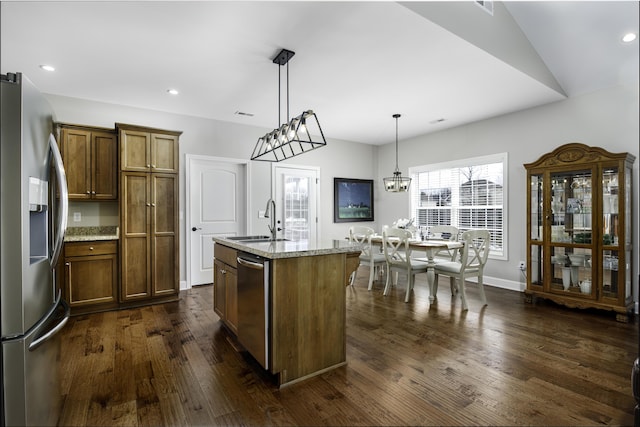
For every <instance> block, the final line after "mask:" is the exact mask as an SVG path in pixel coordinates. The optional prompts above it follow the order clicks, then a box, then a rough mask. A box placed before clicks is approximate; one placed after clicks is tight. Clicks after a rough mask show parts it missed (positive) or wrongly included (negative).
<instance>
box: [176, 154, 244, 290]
mask: <svg viewBox="0 0 640 427" xmlns="http://www.w3.org/2000/svg"><path fill="white" fill-rule="evenodd" d="M195 160H206V161H212V162H218V163H228V164H234V165H243V166H244V167H245V180H244V181H245V184H244V185H245V189H244V194H245V201H244V202H245V206H246V207H247V209H246V212H245V224H246V227H247V229H249V228H250V226H251V225H250V224H249V217H250V215H249V213H250V212H252V209H253V208H252V206H251V194H250V188H251V186H250V185H249V184H250V182H251V162H250V161H249V160H247V159H236V158H232V157H217V156H207V155H203V154H188V153H185V155H184V164H185V205H186V206H185V219H184V234H185V236H186V239H185V253H186V257H185V270H186V278H187V281H186V286H185V288H184V289H191V234H192V233H191V178H190V176H191V168H192V162H193V161H195ZM181 290H182V289H181Z"/></svg>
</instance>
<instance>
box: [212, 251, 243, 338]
mask: <svg viewBox="0 0 640 427" xmlns="http://www.w3.org/2000/svg"><path fill="white" fill-rule="evenodd" d="M214 251H215V259H214V262H213V264H214V273H213V274H214V275H213V286H214V293H213V309H214V311H215V312H216V314H217V315H218V316H220V319H221V320H222V321H223V322H224V323H225V324H226V325H227V326H228V327H229V328H230V329H231V330H232V331H233V333H234V334H236V335H237V334H238V269H237V261H236V258H237V252H236V251H235V250H234V249H231V248H229V247H227V246H223V245H218V244H216V245H215V249H214Z"/></svg>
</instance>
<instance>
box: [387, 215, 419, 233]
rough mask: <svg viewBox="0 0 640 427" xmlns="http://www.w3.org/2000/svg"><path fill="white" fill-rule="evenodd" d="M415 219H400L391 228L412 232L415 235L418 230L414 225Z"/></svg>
mask: <svg viewBox="0 0 640 427" xmlns="http://www.w3.org/2000/svg"><path fill="white" fill-rule="evenodd" d="M414 221H415V218H411V219H407V218H399V219H398V220H396V221H395V222H394V223H393V224H392V225H391V226H392V227H394V228H401V229H403V230H407V231H410V232H411V233H415V232H416V230H417V228H416V227H415V225H413V222H414Z"/></svg>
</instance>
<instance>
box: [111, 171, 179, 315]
mask: <svg viewBox="0 0 640 427" xmlns="http://www.w3.org/2000/svg"><path fill="white" fill-rule="evenodd" d="M120 182H121V195H122V197H121V201H120V209H121V211H120V212H121V226H120V230H122V235H121V237H120V245H121V261H122V265H121V270H122V271H121V295H120V298H121V302H122V303H129V302H131V303H134V304H137V303H145V302H151V301H158V300H162V301H168V300H172V299H173V300H175V299H177V298H178V293H179V291H180V281H179V260H178V257H179V248H178V243H179V239H178V211H177V207H178V176H177V175H175V174H159V173H158V174H156V173H153V174H149V173H140V172H126V173H122V174H121V176H120Z"/></svg>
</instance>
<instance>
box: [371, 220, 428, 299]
mask: <svg viewBox="0 0 640 427" xmlns="http://www.w3.org/2000/svg"><path fill="white" fill-rule="evenodd" d="M410 238H411V232H410V231H407V230H403V229H399V228H391V227H389V228H385V229H383V230H382V245H383V248H384V256H385V258H386V261H387V283H386V285H385V287H384V292H383V293H382V294H383V295H387V294H388V293H389V290H390V289H391V273H393V272H395V273H398V272H402V273H406V275H407V293H406V295H405V298H404V302H409V294H410V293H411V289H413V284H414V282H415V276H416V274H418V273H426V272H427V263H426V262H424V261H419V260H417V259H413V258H411V246H409V239H410ZM397 277H398V275H397V274H396V275H395V278H394V280H393V282H394V285H397Z"/></svg>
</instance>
